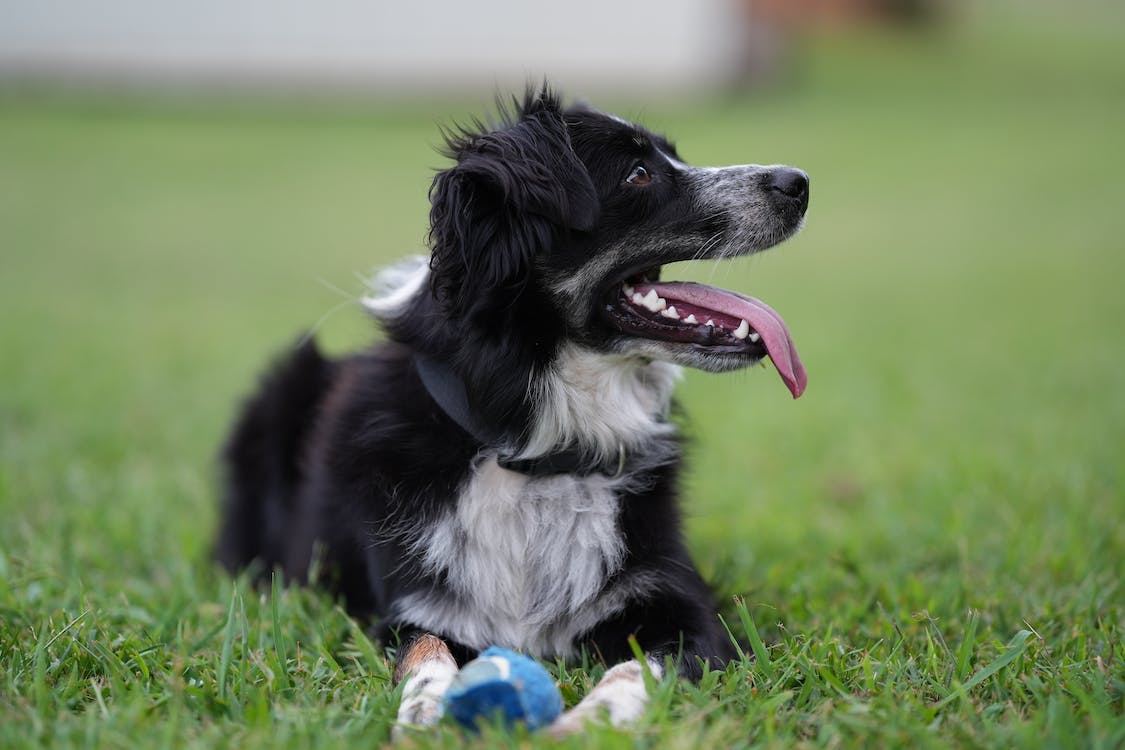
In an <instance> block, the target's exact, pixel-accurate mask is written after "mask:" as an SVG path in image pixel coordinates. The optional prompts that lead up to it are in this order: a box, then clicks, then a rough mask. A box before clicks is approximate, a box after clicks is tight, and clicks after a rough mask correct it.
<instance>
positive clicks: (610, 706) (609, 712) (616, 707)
mask: <svg viewBox="0 0 1125 750" xmlns="http://www.w3.org/2000/svg"><path fill="white" fill-rule="evenodd" d="M645 661H646V662H647V664H648V668H649V670H650V671H651V672H652V676H653V677H655V678H656V679H658V680H659V679H660V678H661V677H662V676H663V675H664V668H663V667H662V666H661V665H660V664H658V663H657V662H656V661H655V660H654V659H652V658H651V657H649V658H647V659H645ZM647 705H648V691H647V689H646V688H645V676H644V667H643V666H642V665H641V663H640V662H639V661H637V660H636V659H632V660H630V661H626V662H622V663H620V664H618V665H617V666H615V667H613V668H611V669H610V670H608V671H607V672H606V673H605V676H603V677H602V679H601V681H600V682H598V684H597V685H595V686H594V687H593V689H592V690H591V691H590V692H589V693H588V694H587V695H586V697H585V698H583V699H582V700H581V701H580V702H579V703H578V705H577V706H575V707H574V708H572V709H570V710H569V711H567V712H566V713H564V714H563V715H562V716H560V717H559V718H558V719H556V720H555V722H554V723H553V724H551V726H550V732H551V734H554V735H556V736H563V735H568V734H574V733H575V732H577V731H579V730H581V729H582V727H583V725H584V724H586V722H588V721H591V720H594V719H598V718H600V717H601V715H602V713H603V711H604V713H605V715H606V716H607V718H608V719H609V723H610V724H612V725H613V726H615V727H621V726H628V725H629V724H632V723H633V722H635V721H636V720H637V719H639V718H640V717H641V714H643V713H644V710H645V706H647Z"/></svg>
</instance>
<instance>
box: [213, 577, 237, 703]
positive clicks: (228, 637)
mask: <svg viewBox="0 0 1125 750" xmlns="http://www.w3.org/2000/svg"><path fill="white" fill-rule="evenodd" d="M237 603H238V589H237V588H236V589H234V590H233V591H231V594H230V607H229V608H228V609H227V624H226V627H225V628H224V629H223V648H222V651H221V652H220V653H219V673H218V674H217V675H216V682H218V683H219V684H218V689H219V700H222V701H225V700H226V696H227V672H229V671H230V663H231V657H232V656H233V654H234V623H235V616H234V615H235V611H236V609H235V605H236V604H237Z"/></svg>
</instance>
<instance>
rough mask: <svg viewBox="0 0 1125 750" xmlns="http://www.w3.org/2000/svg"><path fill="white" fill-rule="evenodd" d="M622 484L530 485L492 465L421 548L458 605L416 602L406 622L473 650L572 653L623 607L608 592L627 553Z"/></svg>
mask: <svg viewBox="0 0 1125 750" xmlns="http://www.w3.org/2000/svg"><path fill="white" fill-rule="evenodd" d="M619 483H620V480H614V479H610V478H608V477H604V476H601V475H594V476H590V477H583V478H576V477H571V476H565V475H564V476H558V477H549V478H531V477H527V476H525V475H523V474H519V473H516V472H512V471H508V470H506V469H503V468H501V467H500V466H499V465H497V463H496V460H495V458H489V459H488V460H486V461H484V462H483V463H482V464H481V465H480V466H479V467H478V469H477V471H476V473H475V474H474V475H473V477H472V478H471V479H470V480H469V482H468V484H467V486H466V487H465V488H464V490H463V492H462V493H461V495H460V497H459V498H458V502H457V506H456V510H455V511H454V512H452V513H450V514H449V515H448V516H446V517H445V518H443V519H441V520H440V521H439V522H438V523H436V524H435V525H434V526H433V527H432V528H431V529H430V530H429V531H428V533H426V534H425V535H424V536H423V537H422V538H420V539H419V540H418V542H417V545H416V551H417V553H418V554H419V555H420V556H421V557H422V559H423V560H424V564H425V566H426V568H427V569H428V570H429V572H431V573H433V574H440V575H442V576H443V577H444V578H445V580H446V581H447V582H448V585H449V587H450V588H451V589H452V591H453V593H454V594H455V597H454V598H449V597H448V596H447V597H445V598H441V599H439V598H438V597H436V596H434V595H430V594H426V595H413V596H410V597H407V598H406V599H405V600H403V602H402V603H401V606H400V614H401V615H405V616H406V617H407V619H408V620H410V621H413V622H414V623H415V624H417V625H421V626H423V627H430V628H432V629H434V630H437V631H439V632H444V633H447V634H448V635H449V636H450V637H452V638H455V639H456V640H458V641H460V642H461V643H464V644H465V645H467V646H471V647H473V648H485V647H487V646H489V645H492V644H493V643H498V644H501V645H505V646H508V647H513V648H520V649H524V650H526V651H529V652H532V653H536V654H542V655H552V654H559V655H566V654H568V653H570V651H571V649H572V645H573V643H572V642H573V639H574V638H575V637H577V636H578V635H580V634H581V633H582V632H583V631H584V630H586V629H588V628H589V627H592V626H593V625H594V624H595V623H596V622H597V621H598V620H600V619H602V618H603V617H605V616H606V615H608V614H609V613H610V612H611V611H612V609H614V608H615V607H617V606H619V605H620V596H619V595H614V594H613V592H608V591H604V590H603V589H604V587H605V583H606V581H607V579H608V578H609V577H610V576H611V575H613V574H614V573H615V572H617V571H618V570H619V569H620V567H621V563H622V560H623V558H624V555H625V547H624V542H623V540H622V538H621V536H620V533H619V531H618V525H617V515H618V509H619V506H618V493H617V489H616V485H617V484H619Z"/></svg>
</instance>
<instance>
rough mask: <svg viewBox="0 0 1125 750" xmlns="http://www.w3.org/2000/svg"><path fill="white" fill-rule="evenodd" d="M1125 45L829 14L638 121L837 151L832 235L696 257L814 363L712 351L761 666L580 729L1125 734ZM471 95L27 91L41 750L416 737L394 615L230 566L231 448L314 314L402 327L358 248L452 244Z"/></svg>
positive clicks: (692, 478)
mask: <svg viewBox="0 0 1125 750" xmlns="http://www.w3.org/2000/svg"><path fill="white" fill-rule="evenodd" d="M1122 41H1123V39H1122V35H1121V34H1120V33H1116V32H1114V31H1113V30H1112V29H1110V28H1108V27H1105V28H1101V29H1099V30H1098V32H1097V33H1096V34H1088V35H1083V34H1079V33H1077V32H1074V31H1068V30H1065V29H1058V30H1056V31H1055V32H1053V33H1046V32H1042V31H1036V30H1034V29H1030V30H1029V29H1027V28H1016V27H1013V28H1009V29H1007V30H1005V31H1003V32H991V33H988V34H985V33H983V32H974V33H965V34H961V35H950V36H935V37H924V38H922V37H914V38H908V39H904V38H901V37H894V36H886V35H870V36H865V37H859V38H849V39H836V40H820V41H810V42H809V43H808V47H807V50H805V52H807V54H804V55H802V56H801V57H800V58H799V60H800V64H799V65H797V66H796V67H795V68H794V70H793V73H792V80H790V81H789V82H788V84H787V85H785V86H779V87H778V88H777V89H776V90H771V91H766V92H760V93H758V94H756V95H754V96H748V97H741V98H737V99H733V100H729V101H723V102H715V103H713V104H710V105H708V106H706V107H703V108H700V107H691V108H688V107H684V108H675V107H673V106H671V105H665V106H663V107H659V108H658V107H649V108H647V109H639V108H636V107H633V108H630V107H629V106H628V105H626V106H625V107H624V108H623V109H624V113H625V114H630V115H637V116H640V117H641V118H643V119H644V120H646V121H648V122H650V123H653V124H654V125H655V126H656V127H658V128H661V129H664V130H666V131H668V132H669V133H670V134H672V135H673V136H674V137H675V138H676V140H677V141H678V143H679V145H680V147H681V150H682V152H683V153H684V154H685V156H686V157H687V158H689V159H690V160H692V161H695V162H697V163H729V162H739V161H766V162H788V163H794V164H798V165H800V166H803V167H805V168H806V169H807V170H808V171H809V172H810V173H811V174H812V176H813V200H812V211H811V214H810V217H809V222H808V227H807V229H806V231H805V232H804V233H803V234H802V235H800V236H799V237H798V238H796V239H795V240H794V241H792V242H790V243H788V244H787V245H786V246H785V247H784V248H783V249H780V250H779V251H776V252H773V253H770V254H768V255H766V256H760V257H757V258H754V259H751V260H746V261H740V262H737V263H734V264H724V265H708V266H705V267H702V268H698V269H695V270H694V271H693V273H694V275H695V276H696V277H697V278H701V279H704V280H710V281H713V282H715V283H720V284H725V285H729V286H733V287H736V288H739V289H743V290H747V291H753V293H755V294H757V295H759V296H761V297H763V298H764V299H766V300H768V301H769V302H770V303H771V304H773V305H774V306H775V307H777V308H778V309H779V310H781V311H782V312H783V313H784V314H785V315H786V318H787V320H788V321H789V323H790V326H791V328H792V330H793V333H794V337H795V339H796V341H797V343H798V345H799V346H800V348H801V352H802V354H803V356H804V359H805V362H806V364H807V365H808V369H809V372H810V386H809V391H808V393H807V394H806V396H805V397H803V398H802V399H801V400H800V401H798V402H795V403H794V402H792V401H791V400H790V399H789V398H788V396H787V394H786V393H785V390H784V388H783V386H782V385H781V384H780V383H779V382H777V379H776V376H775V375H774V374H773V373H772V372H764V371H760V370H755V371H753V372H750V373H745V374H738V375H732V376H723V377H717V376H707V375H702V374H698V373H689V374H688V375H687V377H686V379H685V383H684V386H683V388H682V389H681V395H682V401H683V402H684V405H685V410H686V412H687V413H688V414H689V415H690V416H689V418H688V423H687V424H686V425H685V427H686V429H687V431H688V432H689V433H690V434H691V435H692V436H693V438H694V447H693V453H692V460H691V471H690V475H689V477H688V480H687V490H688V492H687V495H688V502H687V504H686V508H685V510H686V512H687V515H688V533H689V539H690V543H691V546H692V548H693V550H694V551H695V554H696V556H697V558H698V559H699V562H700V564H701V566H702V567H703V568H704V569H705V570H706V571H707V572H708V574H709V575H710V576H711V577H712V578H714V579H715V580H716V581H717V582H718V584H719V586H720V587H721V589H722V590H723V591H724V592H726V593H729V594H730V595H738V596H739V597H741V598H740V599H739V600H738V601H737V602H736V601H735V600H733V599H724V601H725V604H724V607H723V616H724V618H725V621H726V622H727V623H728V625H729V626H730V628H731V630H732V632H733V634H734V635H735V636H736V637H737V639H738V641H739V643H740V647H741V648H743V649H744V650H745V651H746V653H751V652H753V653H756V654H757V656H758V658H757V659H756V660H753V661H752V660H750V659H749V658H747V659H744V660H742V661H741V662H739V663H735V664H732V665H731V666H730V667H728V668H727V670H726V671H725V672H722V673H711V674H709V675H707V676H706V677H705V678H704V680H703V682H702V684H701V685H699V686H692V685H686V684H683V683H679V682H675V681H665V682H662V683H661V684H660V685H659V686H658V687H657V688H656V690H655V695H654V699H653V705H652V708H651V710H650V711H649V713H648V715H647V716H646V719H645V720H644V722H643V723H642V725H641V726H640V727H639V728H637V729H636V730H635V731H633V732H628V733H620V732H614V731H612V730H607V729H599V730H591V733H590V734H589V735H587V736H585V737H582V738H577V739H575V740H573V741H572V742H571V744H573V745H574V746H587V745H591V746H606V747H636V746H652V747H661V748H663V747H671V748H697V747H712V746H714V747H727V746H759V747H778V748H782V747H785V748H789V747H802V746H805V747H930V746H933V747H944V746H958V747H978V746H1003V747H1031V746H1043V747H1097V748H1112V747H1121V746H1122V745H1123V744H1125V718H1123V700H1125V698H1123V696H1125V661H1123V660H1125V653H1123V648H1125V638H1123V635H1125V591H1123V588H1122V580H1123V579H1125V564H1123V561H1125V520H1123V519H1125V499H1123V498H1125V482H1123V478H1122V459H1123V457H1125V387H1123V386H1125V346H1123V341H1125V294H1122V291H1121V286H1122V280H1123V279H1125V241H1123V239H1122V238H1123V237H1125V210H1123V207H1125V179H1123V177H1122V176H1123V175H1125V141H1123V140H1122V137H1121V133H1123V132H1125V96H1123V94H1125V83H1123V82H1125V58H1123V57H1122V56H1121V54H1120V45H1121V43H1122ZM606 104H607V106H611V107H612V106H613V103H612V102H609V103H606ZM443 109H444V108H442V107H439V106H437V105H434V106H432V107H427V108H422V107H421V106H419V105H414V106H413V108H404V109H397V108H392V107H390V106H389V105H388V106H371V107H358V106H350V107H346V106H342V105H341V106H335V107H322V108H321V109H319V110H302V109H298V108H297V107H296V106H291V107H290V106H285V105H279V104H277V103H273V104H265V103H258V104H245V105H240V106H235V105H234V104H233V103H231V102H229V101H227V102H225V103H216V104H214V105H212V106H205V105H204V104H203V103H200V102H188V103H183V102H172V101H167V100H165V101H147V102H146V101H143V100H129V101H124V100H93V99H90V98H88V97H76V96H58V95H49V94H45V93H42V92H40V93H37V94H36V93H32V94H28V93H26V92H25V93H23V94H18V95H17V94H15V93H13V92H8V93H7V94H5V95H4V96H3V97H2V98H0V321H2V322H0V514H2V518H3V522H2V523H0V746H2V747H5V748H7V747H13V748H14V747H24V746H27V747H41V746H64V747H69V746H98V747H158V746H176V747H208V748H209V747H238V748H252V747H269V748H280V747H317V748H320V747H333V746H340V747H357V746H371V745H376V744H380V743H382V742H384V741H386V740H387V738H388V731H389V723H390V721H391V720H392V718H393V716H394V711H395V708H396V705H397V695H396V693H395V691H394V689H393V688H392V686H391V684H390V680H389V671H388V665H387V662H386V660H385V658H384V656H383V654H382V652H381V650H380V649H379V648H378V646H377V645H376V644H373V643H371V642H370V641H369V640H368V639H367V637H366V636H365V635H364V633H363V631H362V629H361V628H360V627H358V626H357V625H356V623H354V622H352V621H351V620H350V619H349V618H348V617H346V616H345V615H344V614H343V613H342V612H341V611H340V610H339V608H338V607H337V606H336V605H335V604H334V603H333V602H332V601H330V600H328V599H327V598H325V597H324V596H323V595H321V594H319V593H317V592H313V591H306V590H284V591H274V592H272V594H271V592H269V591H265V592H261V591H255V590H252V589H249V588H247V586H246V585H245V582H243V581H232V580H230V579H229V578H227V577H226V576H224V575H223V574H222V573H221V572H220V571H218V570H216V569H215V568H214V567H213V566H212V565H211V564H210V563H209V561H208V550H209V544H210V538H211V535H212V532H213V529H214V525H215V521H216V513H215V504H216V503H215V497H214V494H215V492H214V481H213V469H214V467H213V455H214V452H215V449H216V446H217V444H218V442H219V441H220V439H221V436H222V433H223V429H224V426H225V425H226V423H227V422H228V420H229V419H230V417H231V414H232V411H233V408H234V405H235V403H236V402H237V399H238V397H239V396H240V394H243V393H245V392H246V391H247V389H248V388H249V387H250V385H251V383H252V382H253V378H254V376H255V373H256V372H257V371H258V369H259V368H260V367H261V365H262V364H263V363H264V362H265V361H266V359H267V358H268V357H269V356H271V355H272V354H273V353H275V352H276V351H277V350H278V349H279V348H280V347H282V346H284V345H285V344H286V343H287V342H288V341H290V340H291V339H292V337H293V336H294V335H295V333H296V332H297V331H299V330H302V329H304V328H306V327H308V326H309V325H312V324H313V323H314V322H316V321H320V323H319V324H318V325H319V330H320V333H321V336H322V337H323V339H324V340H325V341H326V342H327V344H328V346H329V348H330V349H332V350H333V351H343V350H345V349H347V348H350V347H355V346H358V345H361V344H362V343H363V342H365V341H367V340H369V339H370V337H371V336H372V335H373V333H372V331H371V330H370V328H369V327H368V325H367V323H366V321H364V320H363V318H362V316H361V315H360V314H359V313H358V311H357V310H356V309H355V306H354V305H351V304H349V300H351V299H353V298H354V296H355V295H356V294H357V293H358V292H359V290H360V288H361V287H360V283H359V282H358V281H357V278H356V274H361V275H362V274H365V273H366V272H367V271H368V270H369V269H370V268H371V267H372V266H376V265H379V264H381V263H385V262H387V261H388V260H391V259H393V258H396V257H399V256H402V255H405V254H408V253H411V252H416V251H418V250H419V249H420V248H421V246H422V238H423V236H424V232H425V221H426V211H427V204H426V198H425V195H426V188H427V186H428V183H429V180H430V177H431V174H432V173H431V171H430V168H431V167H434V166H438V165H440V163H441V162H440V159H439V158H438V157H437V156H436V155H435V154H434V153H433V152H432V150H431V144H432V143H433V142H434V141H435V140H436V137H437V135H436V128H435V127H434V125H433V116H432V115H431V112H443V114H442V115H441V116H445V115H447V114H450V113H448V112H444V111H443ZM465 111H466V110H465V109H464V107H459V108H458V110H457V112H453V113H452V114H460V113H463V112H465ZM337 290H338V291H337ZM341 303H343V306H342V307H341V308H340V309H336V308H337V307H338V306H339V305H341ZM603 668H604V667H603V666H602V665H600V664H596V663H583V664H577V665H568V666H562V665H559V666H557V668H556V669H557V672H558V674H559V676H560V679H561V682H562V686H563V692H564V696H565V697H566V699H567V700H568V701H571V702H573V701H574V700H576V699H577V698H578V697H580V696H581V695H582V694H583V693H584V691H585V690H586V689H587V687H588V686H589V685H590V684H591V683H592V682H593V681H595V680H596V679H597V677H598V676H599V674H600V673H601V671H602V669H603ZM464 742H465V739H464V738H463V737H462V736H461V735H460V734H459V733H457V732H456V731H454V730H452V729H450V728H444V729H442V730H441V731H439V732H435V733H434V734H433V735H427V736H422V737H419V738H418V739H417V744H418V745H420V746H431V745H432V746H448V747H460V746H461V745H462V744H463V743H464ZM477 744H480V745H482V746H487V745H504V746H521V747H523V746H529V745H540V744H549V743H548V742H547V741H545V740H539V739H536V738H528V737H526V736H525V735H521V734H520V733H518V732H516V733H503V732H500V731H498V730H495V729H490V730H486V731H485V733H484V734H483V735H482V737H481V739H480V740H479V742H478V743H477Z"/></svg>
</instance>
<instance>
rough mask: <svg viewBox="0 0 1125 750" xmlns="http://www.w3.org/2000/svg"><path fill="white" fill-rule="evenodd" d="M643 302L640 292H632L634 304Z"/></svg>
mask: <svg viewBox="0 0 1125 750" xmlns="http://www.w3.org/2000/svg"><path fill="white" fill-rule="evenodd" d="M644 303H645V297H644V295H643V294H641V293H640V292H633V304H634V305H643V304H644Z"/></svg>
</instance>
